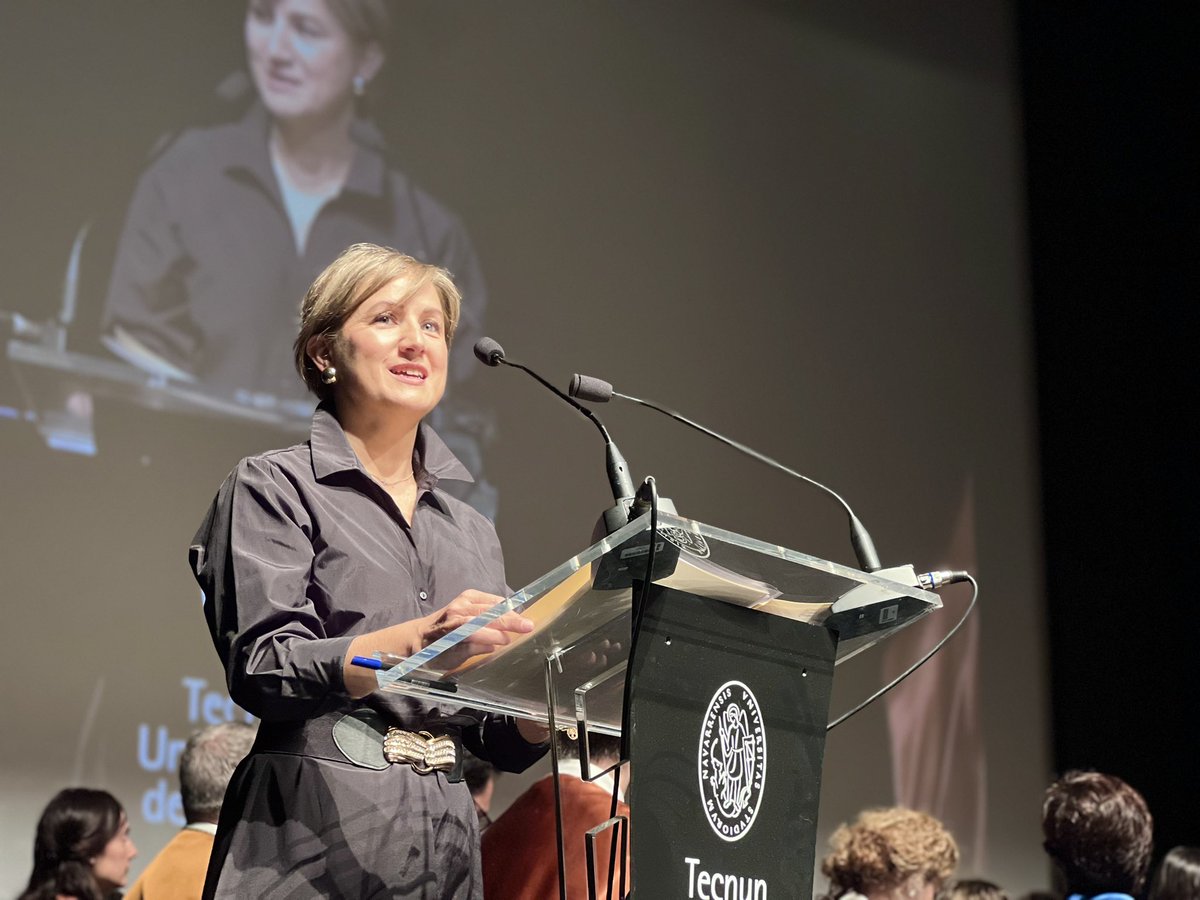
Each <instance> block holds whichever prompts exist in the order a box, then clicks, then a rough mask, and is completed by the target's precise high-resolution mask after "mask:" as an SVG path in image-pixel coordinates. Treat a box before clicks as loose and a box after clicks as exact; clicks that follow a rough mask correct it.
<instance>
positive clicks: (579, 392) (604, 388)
mask: <svg viewBox="0 0 1200 900" xmlns="http://www.w3.org/2000/svg"><path fill="white" fill-rule="evenodd" d="M568 393H569V394H570V395H571V396H572V397H575V398H577V399H579V400H586V401H588V402H590V403H607V402H608V401H609V400H611V399H612V398H613V397H620V398H621V399H622V400H628V401H630V402H631V403H637V404H639V405H641V406H646V407H649V408H650V409H652V410H654V411H655V412H660V413H662V414H663V415H665V416H670V417H671V418H672V419H674V420H675V421H676V422H681V423H683V424H684V425H686V426H688V427H689V428H694V429H695V430H696V431H699V432H700V433H701V434H706V435H708V436H709V437H710V438H713V439H714V440H717V441H720V442H721V443H722V444H725V445H726V446H729V447H732V448H733V449H734V450H737V451H738V452H739V453H744V454H746V455H747V456H749V457H750V458H751V459H756V460H758V461H759V462H761V463H765V464H766V465H768V466H770V467H771V468H773V469H778V470H779V471H780V472H783V473H784V474H786V475H791V476H792V477H793V478H799V479H800V480H801V481H805V482H807V483H808V484H811V485H812V486H813V487H815V488H818V489H819V490H822V491H824V492H825V493H826V494H828V495H829V496H830V497H832V498H833V499H834V500H836V501H837V502H838V503H840V504H841V506H842V509H844V510H845V511H846V515H847V516H849V518H850V545H851V546H852V547H853V548H854V556H855V558H856V559H857V560H858V565H859V568H861V569H862V570H863V571H864V572H875V571H878V570H879V569H881V568H883V567H882V565H881V564H880V562H879V554H878V553H877V552H876V551H875V542H874V541H872V540H871V535H870V534H869V533H868V532H867V528H866V526H865V525H863V523H862V522H861V521H859V518H858V516H856V515H855V514H854V510H852V509H851V508H850V504H849V503H847V502H846V501H845V500H844V499H842V496H841V495H840V494H839V493H838V492H837V491H835V490H833V489H832V488H830V487H826V486H825V485H823V484H821V482H819V481H816V480H814V479H812V478H809V477H808V476H807V475H804V474H803V473H801V472H797V471H796V470H795V469H791V468H789V467H787V466H785V465H784V464H783V463H781V462H778V461H777V460H774V459H771V457H769V456H767V455H765V454H763V453H759V452H758V451H757V450H755V449H753V448H751V447H747V446H746V445H745V444H742V443H740V442H738V441H735V440H734V439H733V438H728V437H725V435H723V434H718V433H717V432H715V431H713V430H712V429H711V428H706V427H704V426H703V425H701V424H700V423H699V422H694V421H692V420H691V419H689V418H688V417H687V416H685V415H682V414H681V413H677V412H675V410H673V409H670V408H668V407H665V406H659V405H658V404H656V403H651V402H650V401H649V400H641V399H639V398H637V397H631V396H630V395H629V394H622V393H620V392H619V391H615V390H613V386H612V385H611V384H609V383H608V382H607V381H603V380H601V379H599V378H593V377H592V376H591V375H578V374H576V375H572V376H571V386H570V388H568Z"/></svg>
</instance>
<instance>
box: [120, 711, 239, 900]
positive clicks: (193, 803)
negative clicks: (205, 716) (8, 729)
mask: <svg viewBox="0 0 1200 900" xmlns="http://www.w3.org/2000/svg"><path fill="white" fill-rule="evenodd" d="M253 743H254V729H253V728H251V727H250V726H249V725H246V724H243V723H242V722H222V723H221V724H219V725H209V726H208V727H207V728H201V729H200V730H199V731H196V732H194V733H193V734H192V736H191V737H190V738H188V742H187V745H186V746H185V747H184V748H183V755H182V756H181V757H180V758H179V791H180V794H181V795H182V797H183V815H184V818H186V819H187V825H186V826H184V828H183V830H182V831H180V832H179V833H178V834H176V835H175V837H173V838H171V840H170V842H169V843H168V844H167V846H165V847H163V849H162V851H161V852H160V853H159V854H158V856H156V857H154V859H152V860H151V861H150V864H149V865H148V866H146V870H145V871H144V872H143V873H142V876H141V877H140V878H139V879H138V880H137V881H135V882H134V884H133V887H132V888H130V890H129V893H128V894H127V895H126V900H159V898H163V900H199V897H200V892H201V891H202V890H203V889H204V873H205V872H206V871H207V870H208V858H209V856H211V855H212V848H213V836H214V835H215V834H216V833H217V816H218V815H219V814H220V812H221V801H222V800H224V799H225V788H226V787H228V786H229V779H230V777H232V775H233V770H234V769H236V768H237V765H238V763H240V762H241V761H242V760H243V759H245V757H246V754H247V753H249V752H250V746H251V745H252V744H253Z"/></svg>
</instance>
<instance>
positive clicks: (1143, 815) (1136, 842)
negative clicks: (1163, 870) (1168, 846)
mask: <svg viewBox="0 0 1200 900" xmlns="http://www.w3.org/2000/svg"><path fill="white" fill-rule="evenodd" d="M1042 834H1043V835H1044V837H1045V843H1044V845H1043V846H1045V848H1046V852H1047V853H1048V854H1049V855H1050V858H1051V859H1052V860H1054V863H1055V865H1056V866H1057V867H1058V869H1059V871H1060V872H1061V873H1062V875H1063V877H1064V879H1065V880H1066V888H1067V893H1068V894H1069V895H1070V896H1071V897H1073V898H1084V897H1090V898H1093V900H1102V898H1103V900H1119V898H1132V897H1136V896H1140V895H1141V893H1142V889H1143V888H1144V887H1145V885H1146V875H1147V873H1148V872H1149V869H1150V854H1151V850H1152V848H1153V836H1154V824H1153V821H1152V820H1151V818H1150V810H1149V809H1148V808H1147V807H1146V801H1145V800H1143V799H1142V795H1141V794H1139V793H1138V792H1137V791H1135V790H1134V789H1133V788H1131V787H1130V786H1129V785H1128V784H1126V783H1125V782H1124V781H1122V780H1121V779H1120V778H1117V777H1116V776H1115V775H1105V774H1103V773H1101V772H1077V771H1072V772H1067V774H1065V775H1064V776H1063V777H1062V778H1060V779H1059V780H1058V781H1056V782H1054V784H1052V785H1050V787H1049V788H1047V789H1046V798H1045V800H1044V802H1043V803H1042Z"/></svg>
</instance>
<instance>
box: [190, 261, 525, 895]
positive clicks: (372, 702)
mask: <svg viewBox="0 0 1200 900" xmlns="http://www.w3.org/2000/svg"><path fill="white" fill-rule="evenodd" d="M459 309H460V298H459V294H458V291H457V289H456V288H455V286H454V284H453V283H452V282H451V280H450V278H449V276H448V273H446V271H445V270H443V269H440V268H437V267H434V266H430V265H427V264H424V263H420V262H418V261H416V260H414V259H412V258H411V257H408V256H405V255H403V254H400V253H398V252H396V251H394V250H390V249H386V248H382V247H378V246H375V245H369V244H360V245H356V246H353V247H351V248H350V249H348V250H347V251H345V252H344V253H343V254H342V255H341V256H340V257H338V259H337V260H336V261H335V262H333V263H332V264H331V265H330V266H329V268H328V269H327V270H326V271H325V272H323V273H322V274H321V275H320V276H319V277H318V278H317V280H316V281H315V282H314V283H313V285H312V287H311V288H310V289H309V291H308V294H307V296H306V297H305V299H304V303H303V307H302V313H301V326H300V333H299V336H298V337H297V338H296V340H295V344H294V352H295V363H296V367H297V369H298V370H299V371H300V374H301V376H302V378H303V381H304V383H305V384H307V386H308V387H309V388H310V389H312V391H313V392H314V393H316V394H317V395H318V397H320V399H321V404H320V406H319V407H318V409H317V412H316V413H315V415H314V417H313V421H312V431H311V436H310V439H309V440H308V441H307V442H305V443H303V444H300V445H298V446H295V447H291V448H289V449H286V450H278V451H273V452H270V453H265V454H262V455H259V456H254V457H250V458H247V459H245V460H243V461H242V462H241V464H240V465H239V466H238V467H237V468H236V469H235V470H234V472H233V473H232V474H231V475H230V476H229V478H228V479H227V480H226V482H225V484H224V485H223V486H222V487H221V489H220V492H219V493H218V495H217V498H216V500H215V501H214V503H213V505H212V507H211V508H210V510H209V513H208V516H207V518H206V519H205V521H204V523H203V525H202V526H201V528H200V530H199V532H198V534H197V535H196V539H195V542H194V544H193V546H192V549H191V562H192V566H193V570H194V572H195V575H196V578H197V580H198V581H199V583H200V586H201V587H202V589H203V591H204V596H205V598H206V601H205V604H206V605H205V615H206V618H207V620H208V624H209V628H210V630H211V632H212V636H213V640H214V643H215V645H216V648H217V651H218V654H219V656H220V657H221V661H222V663H223V665H224V667H225V669H226V673H227V676H228V684H229V691H230V694H231V696H232V697H233V698H234V700H236V701H237V702H238V703H239V704H241V705H242V706H243V707H244V708H246V709H247V710H249V711H250V712H252V713H254V714H256V715H258V716H259V717H260V718H261V719H262V720H263V721H262V724H261V726H260V729H259V734H258V739H257V741H256V743H255V748H254V750H253V751H252V752H251V754H250V756H249V757H248V758H247V759H246V761H245V762H244V763H243V764H242V765H241V766H240V767H239V769H238V771H237V772H236V773H235V774H234V777H233V780H232V782H231V784H230V788H229V792H228V794H227V795H226V799H225V804H224V807H223V809H222V813H221V820H220V824H219V825H218V832H217V837H216V845H215V849H214V851H213V854H214V855H213V861H212V864H211V866H210V869H209V879H208V884H207V886H206V895H207V896H221V897H254V896H288V897H310V896H312V897H317V896H321V897H334V896H345V897H351V896H353V897H360V896H361V897H368V896H370V897H375V896H389V897H391V896H404V897H408V896H412V897H425V898H477V897H479V896H481V890H482V889H481V882H480V870H479V854H478V843H479V835H478V822H477V816H476V813H475V808H474V805H473V802H472V799H471V794H470V791H469V790H468V788H467V785H466V784H465V783H463V782H461V781H453V782H452V780H451V779H452V778H453V777H454V776H455V775H456V774H457V773H455V772H454V771H453V769H454V760H455V757H456V755H461V754H456V752H455V750H454V745H455V744H456V743H458V742H460V741H461V744H462V745H465V746H466V747H467V748H468V749H469V750H471V752H473V753H474V754H475V755H476V756H479V757H480V758H483V759H488V760H490V761H491V762H493V763H494V764H496V765H497V766H498V767H500V768H502V769H506V770H510V771H520V770H521V769H523V768H525V767H527V766H528V765H530V764H532V763H533V762H534V761H535V760H537V759H538V758H539V757H540V756H541V755H542V754H543V753H544V752H545V746H544V745H543V744H542V743H540V742H541V741H543V740H544V739H545V738H546V736H547V735H546V732H545V729H543V728H541V727H540V726H535V725H530V723H528V722H521V723H517V722H515V721H513V720H511V719H507V718H504V717H499V716H492V715H487V716H484V715H479V714H473V713H469V712H464V711H461V710H458V709H456V708H455V707H454V706H453V705H451V704H445V705H442V706H438V705H435V704H431V703H428V702H423V701H418V700H415V699H412V698H407V697H401V696H399V695H395V694H379V693H378V692H375V693H373V692H374V691H375V688H376V686H377V685H376V680H375V676H374V673H372V672H370V671H368V670H364V669H361V668H359V667H356V666H353V665H351V662H350V661H351V659H352V658H353V657H354V656H370V655H371V654H372V653H377V652H387V653H393V654H397V655H400V656H409V655H411V654H412V653H415V652H416V651H417V650H419V649H420V648H422V647H425V646H427V645H429V644H430V643H432V642H433V641H435V640H436V639H438V638H439V637H441V636H443V635H445V634H447V633H449V632H450V631H451V630H453V629H454V628H456V627H458V626H459V625H460V624H462V623H464V622H466V621H467V620H468V619H470V618H472V617H473V616H475V615H477V614H478V613H480V612H482V611H484V610H485V609H488V608H489V607H490V606H492V605H493V604H494V603H496V602H498V601H499V600H500V596H499V595H501V594H503V593H504V592H505V580H504V565H503V560H502V557H501V552H500V546H499V542H498V540H497V537H496V532H495V530H494V529H493V527H492V525H491V523H490V522H489V521H488V520H487V519H485V518H484V517H483V516H481V515H480V514H479V513H477V512H476V511H475V510H473V509H472V508H470V507H469V506H467V505H466V504H464V503H462V502H460V501H458V500H455V499H454V498H452V497H450V496H449V495H447V494H446V493H445V490H444V488H443V484H444V483H445V482H447V481H453V480H456V479H463V478H469V477H470V476H469V475H468V473H467V471H466V469H465V468H464V467H463V465H462V464H461V463H460V462H459V461H458V460H457V459H456V458H455V457H454V456H453V455H452V454H451V453H450V452H449V450H448V449H447V448H446V446H445V445H444V444H443V443H442V442H441V440H440V439H439V438H438V437H437V435H436V434H435V433H434V432H433V430H432V429H431V428H429V426H428V425H427V424H426V423H425V422H424V421H423V420H424V419H425V418H426V417H427V416H428V415H429V413H430V412H431V411H432V410H433V409H434V408H435V407H436V406H437V404H438V402H439V401H440V400H441V397H442V394H443V392H444V390H445V386H446V380H447V369H448V356H449V350H450V345H451V342H452V339H453V338H454V335H455V332H456V328H457V323H458V314H459ZM531 628H532V625H531V623H530V622H529V621H528V620H526V619H523V618H521V617H520V616H518V615H517V614H515V613H512V612H510V613H506V614H505V615H504V616H502V617H500V618H499V619H497V620H495V622H494V623H493V625H492V626H491V627H487V628H484V629H482V630H480V631H479V632H477V634H476V635H475V636H474V637H473V638H472V639H470V640H469V641H467V642H466V643H465V644H464V645H463V653H464V654H473V653H478V652H488V651H490V650H492V649H494V648H495V647H497V646H499V645H503V644H507V643H508V642H509V641H510V640H511V639H512V637H513V636H514V635H520V634H523V633H527V632H528V631H529V630H531ZM451 699H452V698H451ZM397 729H398V730H397ZM423 732H424V733H428V734H430V735H433V736H434V740H432V741H431V739H430V738H426V737H421V736H420V735H421V733H423ZM385 735H387V736H389V740H388V744H387V745H385V744H384V738H385ZM405 744H409V745H416V746H418V747H424V746H425V745H428V747H429V750H428V755H426V752H425V750H420V751H419V752H417V755H416V756H415V757H412V756H407V755H405V754H404V753H400V754H399V755H397V753H395V752H393V750H395V747H392V745H405ZM389 747H391V749H389ZM442 754H445V757H444V758H443V756H442ZM439 759H440V760H442V761H441V762H440V763H438V765H437V766H435V767H434V768H433V769H432V770H429V769H428V768H427V767H426V765H425V762H429V761H431V760H432V761H437V760H439ZM410 763H411V764H410ZM218 879H219V881H218Z"/></svg>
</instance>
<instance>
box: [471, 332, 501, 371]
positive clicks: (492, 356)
mask: <svg viewBox="0 0 1200 900" xmlns="http://www.w3.org/2000/svg"><path fill="white" fill-rule="evenodd" d="M475 355H476V356H477V357H478V358H479V361H480V362H481V363H483V364H484V365H485V366H498V365H500V360H502V359H504V348H503V347H501V346H500V345H499V344H498V343H497V342H496V341H493V340H492V339H491V338H490V337H481V338H480V339H479V340H477V341H476V342H475Z"/></svg>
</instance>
